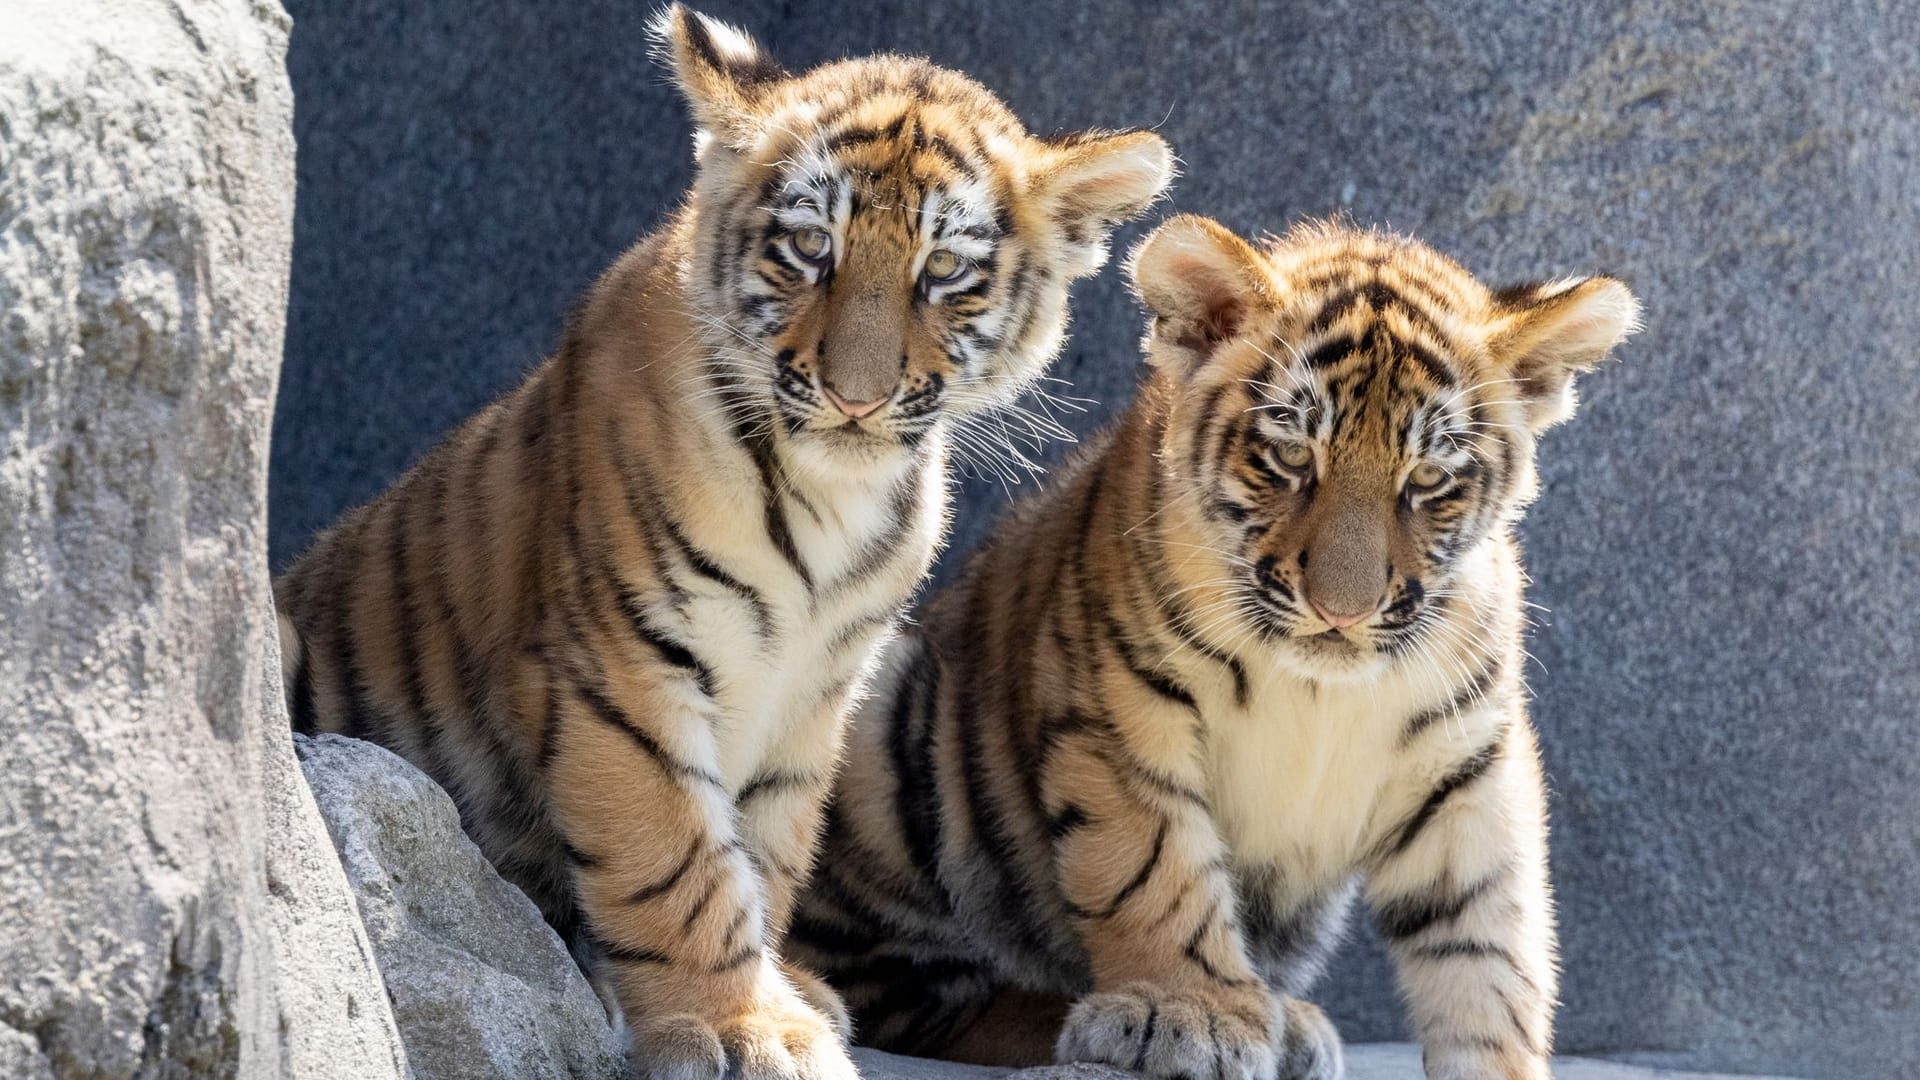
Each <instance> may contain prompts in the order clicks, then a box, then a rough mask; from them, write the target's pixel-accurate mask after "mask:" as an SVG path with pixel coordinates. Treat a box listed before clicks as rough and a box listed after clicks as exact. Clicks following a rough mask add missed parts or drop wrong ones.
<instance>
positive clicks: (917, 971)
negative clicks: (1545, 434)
mask: <svg viewBox="0 0 1920 1080" xmlns="http://www.w3.org/2000/svg"><path fill="white" fill-rule="evenodd" d="M1131 273H1132V276H1133V281H1134V284H1135V288H1136V290H1137V292H1138V294H1139V295H1140V297H1141V298H1142V300H1143V301H1144V302H1145V303H1146V305H1147V306H1148V307H1149V308H1150V309H1151V310H1152V312H1153V322H1152V327H1151V329H1150V331H1149V332H1148V335H1147V338H1146V341H1145V349H1146V352H1147V358H1148V361H1149V365H1150V369H1151V375H1150V378H1149V380H1148V382H1147V384H1146V386H1145V387H1144V389H1143V390H1142V392H1141V393H1140V395H1139V398H1138V400H1137V401H1136V402H1135V403H1134V405H1133V406H1132V407H1131V409H1129V410H1128V411H1127V412H1126V413H1125V414H1124V415H1123V416H1122V418H1121V419H1120V420H1119V421H1118V422H1117V423H1116V424H1115V425H1114V426H1113V427H1112V428H1111V429H1110V430H1109V431H1107V433H1106V434H1105V435H1104V436H1103V437H1102V439H1101V440H1100V441H1098V442H1097V443H1095V444H1094V445H1093V446H1092V448H1090V449H1089V451H1088V452H1087V453H1086V454H1085V455H1084V456H1082V457H1080V458H1079V459H1078V460H1077V461H1076V462H1074V463H1073V464H1072V465H1071V466H1070V467H1068V469H1067V470H1066V471H1065V473H1064V474H1063V475H1062V476H1061V477H1060V478H1059V479H1058V480H1057V482H1056V483H1055V484H1054V485H1053V486H1052V487H1051V488H1050V489H1049V490H1048V491H1047V492H1046V493H1045V494H1043V495H1041V496H1038V497H1036V498H1034V499H1033V500H1032V501H1030V502H1028V503H1026V504H1024V505H1023V506H1021V507H1020V508H1019V509H1018V510H1017V511H1016V512H1015V513H1014V515H1013V517H1012V519H1011V520H1010V521H1008V522H1006V523H1004V524H1003V525H1001V526H1000V527H999V528H998V529H997V531H996V532H995V533H994V534H993V535H992V537H991V538H990V539H989V540H988V542H987V544H986V546H985V547H984V549H983V550H981V551H980V552H979V553H978V554H977V555H976V556H974V557H973V559H972V560H971V562H970V563H969V564H968V566H967V567H966V569H965V571H964V572H963V574H962V576H961V577H960V578H959V579H958V580H957V581H956V582H955V583H954V584H953V585H952V586H951V587H950V588H948V589H946V590H945V591H944V592H943V593H942V594H940V595H939V596H938V597H937V598H936V599H935V600H934V601H933V602H932V603H931V605H930V606H929V608H928V610H927V611H926V612H925V613H924V616H923V617H922V618H921V620H920V624H921V625H920V626H919V627H917V628H916V629H915V630H914V631H912V632H911V633H910V634H909V635H908V636H905V637H902V638H901V639H899V640H898V641H897V642H896V643H895V645H894V647H893V648H892V650H891V651H890V653H889V656H888V660H887V663H886V666H885V668H884V672H883V674H882V675H881V676H879V677H878V678H877V679H876V684H877V685H876V691H875V694H874V696H873V697H872V698H871V699H869V700H868V701H867V703H866V704H865V705H864V706H863V707H862V709H861V710H860V712H859V715H858V717H857V719H856V721H855V724H854V730H853V732H852V734H851V735H850V748H849V754H848V759H847V766H846V769H845V770H844V772H843V775H842V780H841V784H840V786H839V788H838V789H837V794H836V796H835V799H834V803H833V805H832V807H831V808H830V810H829V814H828V824H827V838H826V840H825V841H824V845H823V856H822V859H821V866H820V870H819V872H818V873H817V874H816V875H815V877H814V879H813V881H812V883H811V886H810V889H809V892H808V894H807V895H806V896H805V897H804V898H803V900H802V906H801V912H800V915H799V916H798V918H797V920H796V924H795V927H794V931H793V938H792V939H791V949H790V955H794V956H796V957H799V958H802V959H803V960H804V961H805V962H807V963H810V964H812V965H814V966H815V968H816V970H819V971H821V972H822V973H823V974H825V975H826V976H827V978H828V980H829V982H831V983H833V984H834V985H835V986H836V988H837V989H839V990H840V991H841V992H842V993H843V994H844V995H845V996H846V998H847V1001H848V1003H849V1004H850V1005H851V1006H852V1008H853V1012H854V1018H855V1024H856V1032H857V1034H858V1035H859V1036H860V1037H861V1039H862V1041H864V1042H867V1043H870V1044H872V1045H875V1046H879V1047H883V1048H887V1049H892V1050H900V1051H910V1052H919V1053H936V1054H946V1055H949V1056H955V1057H961V1058H966V1059H972V1060H982V1061H988V1062H996V1063H1006V1064H1017V1063H1022V1062H1031V1061H1033V1060H1036V1059H1044V1058H1046V1057H1048V1056H1050V1055H1057V1057H1058V1058H1059V1059H1060V1060H1062V1061H1092V1062H1104V1063H1107V1064H1112V1065H1118V1066H1122V1067H1127V1068H1133V1069H1138V1070H1142V1071H1144V1072H1146V1073H1147V1074H1149V1075H1151V1076H1155V1077H1167V1078H1174V1077H1185V1078H1197V1077H1216V1078H1224V1077H1234V1078H1257V1080H1269V1078H1273V1077H1276V1076H1277V1077H1286V1078H1293V1080H1300V1078H1312V1080H1325V1078H1332V1077H1339V1076H1341V1075H1342V1074H1343V1065H1342V1054H1341V1047H1340V1040H1339V1037H1338V1035H1337V1034H1336V1033H1335V1031H1334V1030H1333V1028H1332V1026H1331V1025H1330V1024H1329V1023H1328V1021H1327V1019H1326V1018H1325V1016H1324V1015H1323V1014H1322V1013H1321V1012H1320V1011H1319V1010H1318V1009H1317V1008H1315V1007H1314V1006H1313V1005H1311V1004H1308V1003H1307V1002H1305V1001H1303V1000H1301V999H1300V997H1299V995H1300V994H1302V993H1303V992H1304V991H1305V990H1306V989H1307V987H1308V985H1309V984H1310V983H1311V982H1312V981H1313V980H1314V978H1315V977H1316V976H1317V975H1318V974H1319V972H1320V970H1321V968H1322V967H1323V965H1324V963H1325V961H1326V958H1327V956H1328V954H1329V952H1330V951H1331V949H1332V948H1333V947H1334V945H1335V944H1336V942H1337V939H1338V937H1339V934H1340V928H1341V926H1342V924H1343V922H1344V912H1345V909H1346V907H1347V906H1348V904H1349V900H1350V898H1351V897H1352V895H1353V893H1354V892H1355V891H1356V890H1358V889H1364V891H1365V894H1366V897H1367V900H1368V901H1369V903H1370V905H1371V907H1372V909H1373V912H1374V915H1375V917H1376V919H1377V920H1378V923H1379V926H1380V929H1381V930H1382V931H1383V932H1384V934H1385V937H1386V939H1387V940H1388V942H1389V943H1390V944H1391V947H1392V952H1393V955H1394V957H1395V959H1396V960H1397V962H1398V966H1399V969H1400V974H1401V979H1402V983H1403V988H1404V990H1405V994H1406V998H1407V1001H1408V1002H1409V1005H1410V1007H1411V1010H1412V1014H1413V1021H1414V1026H1415V1027H1416V1029H1417V1031H1418V1034H1419V1038H1420V1040H1421V1042H1422V1043H1423V1045H1424V1047H1425V1050H1426V1068H1427V1075H1428V1076H1430V1077H1435V1078H1446V1080H1465V1078H1469V1077H1472V1078H1487V1077H1502V1078H1508V1080H1522V1078H1525V1080H1537V1078H1541V1077H1545V1076H1547V1054H1548V1044H1549V1038H1550V1033H1551V1022H1552V1014H1553V1007H1554V993H1555V958H1554V929H1553V914H1552V906H1551V902H1550V899H1549V891H1548V884H1547V872H1546V823H1545V817H1544V798H1543V792H1542V781H1541V774H1540V767H1539V763H1538V760H1537V755H1536V750H1535V742H1534V733H1533V729H1532V727H1531V726H1530V724H1529V722H1528V719H1527V713H1526V702H1525V695H1524V692H1523V690H1522V688H1521V658H1522V657H1523V655H1524V654H1523V652H1522V624H1523V617H1522V612H1521V608H1522V606H1523V601H1522V593H1523V582H1524V577H1523V575H1522V573H1521V569H1520V557H1519V551H1518V550H1517V548H1516V546H1515V543H1514V540H1513V536H1512V530H1513V525H1514V523H1515V521H1516V520H1517V519H1518V518H1519V516H1520V512H1521V509H1522V507H1523V506H1524V505H1525V504H1526V503H1527V501H1528V500H1529V499H1530V498H1531V497H1532V496H1533V495H1534V493H1535V486H1536V485H1535V476H1534V464H1533V462H1534V440H1535V438H1536V437H1537V436H1538V435H1539V433H1540V432H1541V431H1542V430H1544V429H1545V428H1547V427H1548V426H1550V425H1552V424H1554V423H1556V422H1558V421H1560V420H1563V419H1565V418H1566V417H1567V416H1568V415H1570V414H1571V412H1572V409H1573V403H1574V399H1573V390H1572V380H1573V376H1574V374H1575V373H1576V372H1581V371H1585V370H1587V369H1588V368H1591V367H1592V366H1593V365H1594V364H1596V363H1597V362H1598V361H1600V360H1601V359H1602V358H1604V357H1605V356H1606V355H1607V353H1608V352H1609V351H1610V350H1611V349H1612V348H1613V347H1614V346H1615V345H1616V344H1618V343H1619V342H1620V341H1621V340H1622V339H1623V338H1624V337H1625V336H1626V335H1628V334H1629V333H1631V332H1632V331H1633V330H1635V329H1636V324H1637V314H1638V305H1637V303H1636V302H1635V300H1634V298H1633V296H1632V294H1631V293H1629V292H1628V290H1627V289H1626V287H1625V286H1623V285H1622V284H1620V283H1619V282H1618V281H1614V280H1611V279H1608V278H1601V277H1595V278H1584V279H1569V280H1563V281H1557V282H1553V283H1551V284H1544V285H1528V286H1524V287H1521V288H1514V289H1507V290H1504V291H1499V292H1494V291H1490V290H1488V289H1487V288H1485V287H1484V286H1482V285H1481V284H1480V283H1479V282H1477V281H1476V280H1474V278H1472V277H1471V276H1469V275H1468V273H1467V272H1466V271H1465V270H1463V269H1462V268H1461V267H1460V266H1458V265H1457V264H1455V263H1454V262H1452V261H1450V260H1448V259H1447V258H1445V257H1443V256H1441V255H1439V254H1437V253H1435V252H1433V251H1432V250H1430V249H1428V248H1426V247H1424V246H1422V245H1420V244H1418V243H1416V242H1414V241H1412V240H1409V239H1404V238H1401V237H1397V236H1390V235H1386V234H1383V233H1379V232H1369V231H1361V230H1357V229H1354V228H1350V227H1346V226H1342V225H1337V224H1314V225H1307V226H1302V227H1299V228H1296V229H1294V230H1293V231H1292V232H1291V233H1289V234H1288V235H1287V236H1285V237H1284V238H1281V239H1278V240H1274V241H1272V242H1271V243H1270V244H1269V245H1268V246H1265V247H1262V248H1258V249H1256V248H1255V247H1253V246H1250V245H1249V244H1247V243H1246V242H1244V241H1242V240H1241V239H1239V238H1238V237H1236V236H1234V235H1233V234H1232V233H1230V232H1228V231H1227V230H1226V229H1224V228H1222V227H1221V226H1220V225H1218V224H1216V223H1214V222H1212V221H1209V220H1206V219H1204V218H1197V217H1190V216H1183V217H1176V218H1174V219H1172V220H1170V221H1169V222H1167V223H1166V224H1165V225H1164V226H1162V227H1161V228H1160V229H1159V230H1157V231H1156V232H1155V233H1154V234H1153V235H1152V236H1150V237H1149V238H1148V239H1147V240H1146V242H1145V243H1144V244H1143V245H1142V246H1141V247H1140V249H1139V250H1138V252H1137V253H1136V255H1135V256H1134V258H1133V260H1132V263H1131ZM1069 1003H1070V1008H1069Z"/></svg>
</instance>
